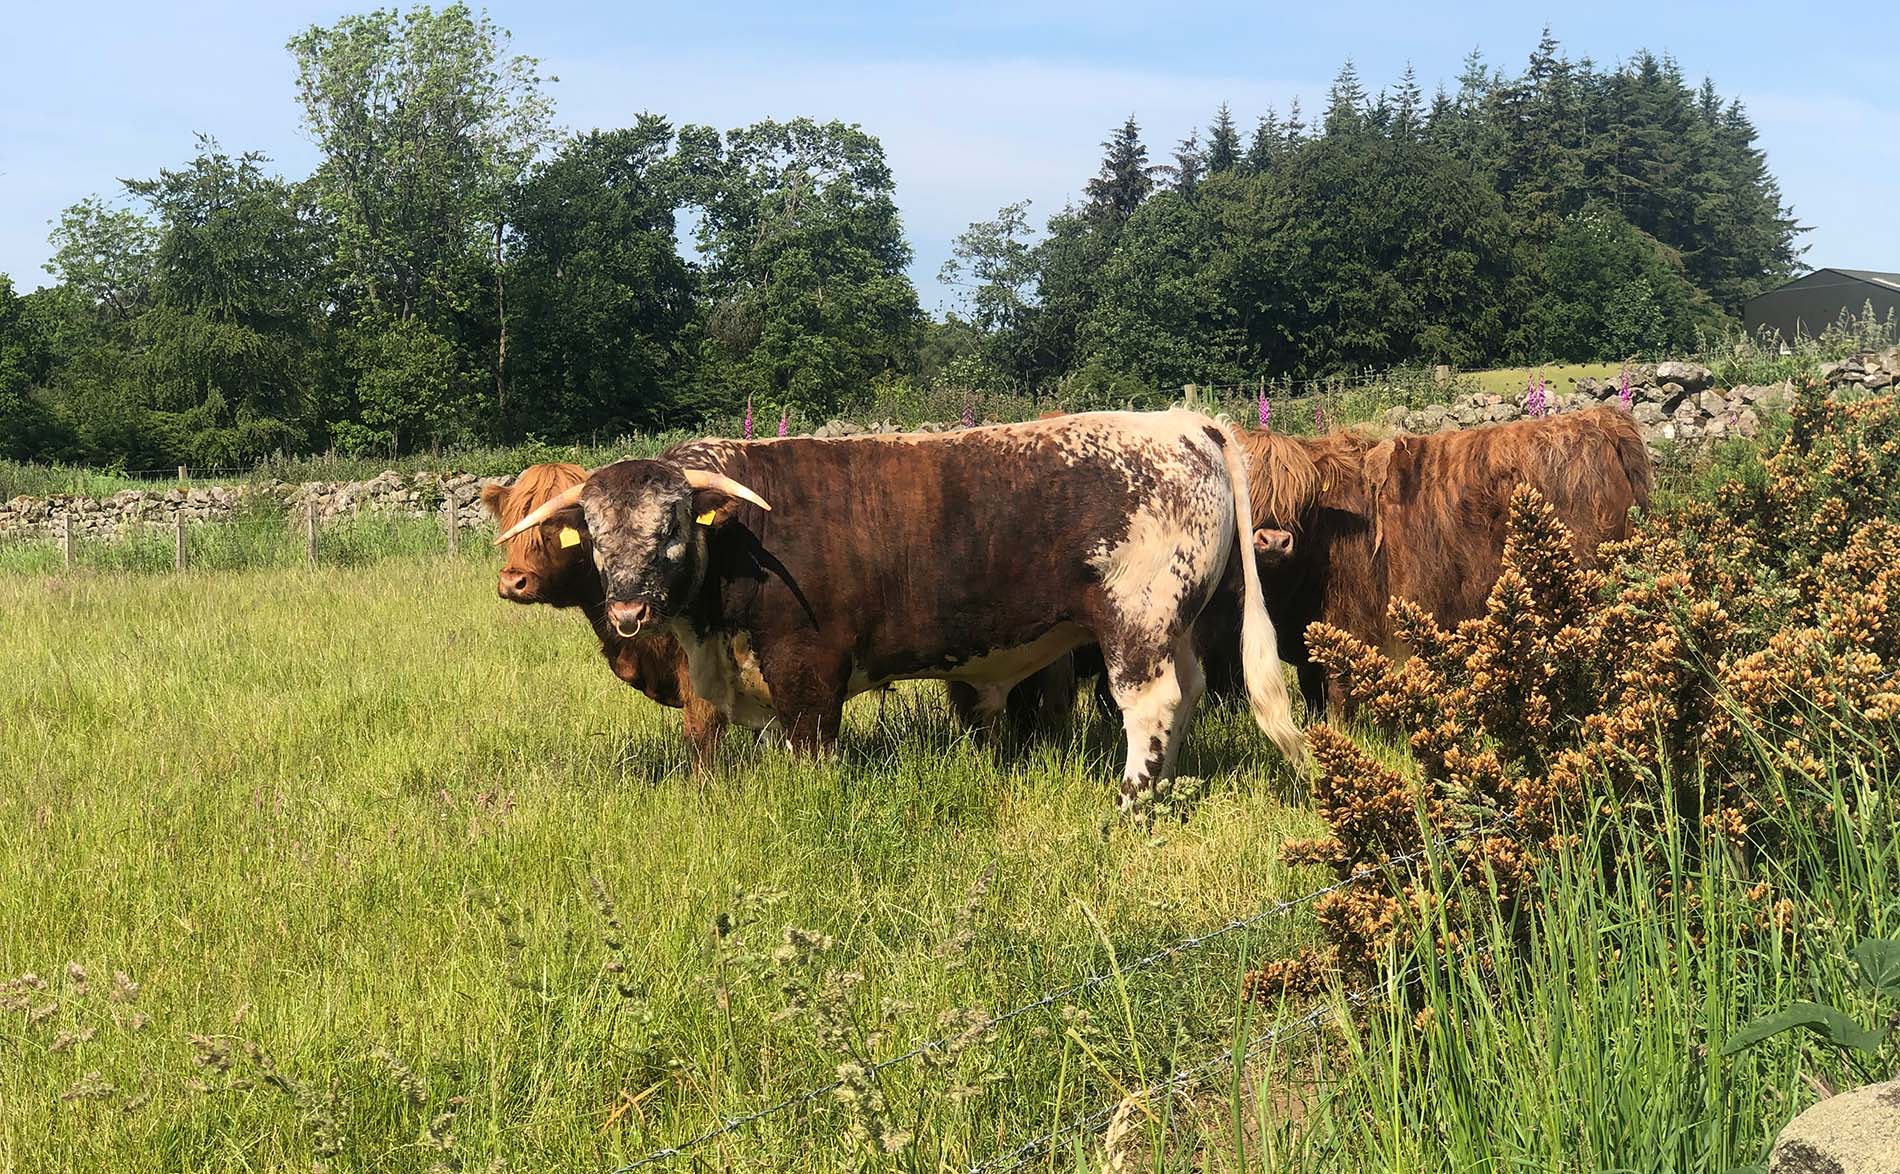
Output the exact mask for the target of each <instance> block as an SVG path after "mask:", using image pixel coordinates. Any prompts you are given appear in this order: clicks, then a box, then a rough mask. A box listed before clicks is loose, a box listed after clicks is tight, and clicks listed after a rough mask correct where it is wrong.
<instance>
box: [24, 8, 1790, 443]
mask: <svg viewBox="0 0 1900 1174" xmlns="http://www.w3.org/2000/svg"><path fill="white" fill-rule="evenodd" d="M287 49H288V51H289V53H290V56H291V58H292V62H293V64H294V66H295V70H296V79H297V80H296V85H295V88H294V92H293V93H291V94H287V95H286V97H287V98H290V99H293V102H289V103H286V107H285V118H286V121H288V120H289V119H290V118H291V117H293V116H294V117H296V118H297V119H298V120H299V121H300V123H301V128H302V130H303V132H304V133H305V134H306V135H307V136H308V137H309V138H310V139H311V140H312V141H313V142H314V143H315V144H316V146H317V147H318V149H319V151H320V156H321V157H320V161H319V163H318V165H317V167H316V168H315V170H314V172H313V173H312V174H310V175H308V176H303V177H295V176H285V175H281V174H278V173H276V172H275V171H274V170H273V169H272V167H271V163H270V161H269V160H268V159H266V158H265V157H263V156H262V155H261V154H259V153H256V152H251V151H245V150H242V149H239V148H238V147H235V146H226V145H224V144H221V143H219V142H218V141H217V140H216V139H215V138H212V137H209V136H206V137H203V138H201V139H200V140H199V142H198V143H197V146H196V149H195V150H194V151H192V152H191V154H190V158H188V159H185V160H183V161H181V163H180V164H179V165H178V166H176V167H173V168H163V169H160V171H159V173H158V174H157V175H156V176H151V177H147V178H141V179H133V180H128V181H124V182H123V183H121V184H120V186H118V187H117V188H115V189H113V190H111V191H108V192H107V193H105V194H102V195H95V196H90V197H87V198H85V199H82V200H80V201H79V202H77V203H75V204H74V205H73V206H72V207H71V208H69V209H68V210H67V211H66V212H65V213H64V214H63V215H62V216H61V217H60V218H59V220H58V223H57V224H56V225H55V226H54V229H53V232H52V237H51V241H50V244H51V246H52V253H53V255H52V259H51V262H50V265H49V269H50V270H51V274H52V276H53V278H54V279H55V280H54V284H52V285H51V286H50V287H48V288H45V289H41V290H36V291H33V292H30V293H22V292H20V291H19V290H18V289H17V288H16V283H17V284H19V285H24V284H25V283H24V282H23V281H18V280H17V279H19V278H21V276H22V275H19V274H15V275H13V276H14V279H15V280H8V279H7V278H6V277H4V276H0V458H8V459H14V460H30V461H35V462H41V463H45V462H55V461H63V462H67V463H77V464H84V465H90V466H110V465H113V464H115V463H116V464H118V465H119V467H122V468H129V469H144V468H164V467H174V466H176V465H178V464H181V463H182V464H189V465H193V466H198V467H204V468H217V467H224V466H244V467H249V466H251V465H255V464H257V463H258V462H260V461H262V460H266V459H272V458H283V457H285V456H289V457H296V456H301V455H305V454H311V453H323V452H331V451H336V452H341V453H343V454H344V455H346V456H353V455H369V454H376V455H379V456H385V457H387V456H389V455H393V454H406V453H414V452H418V451H429V450H440V449H444V448H449V447H463V448H466V447H479V446H484V445H512V444H516V443H520V442H522V441H525V440H528V439H530V438H532V437H542V438H553V439H557V440H560V441H563V442H579V441H583V440H590V441H591V440H597V439H598V438H603V437H612V436H617V435H621V434H625V433H635V432H641V433H647V432H662V431H666V430H669V429H691V430H695V431H701V432H703V431H708V430H712V429H713V428H714V426H715V425H718V424H720V423H721V422H723V421H726V420H735V419H736V418H737V416H738V414H739V412H740V411H741V410H742V408H743V406H744V405H745V404H746V403H747V402H748V401H750V402H752V403H753V404H754V405H755V406H756V408H757V410H758V411H759V412H760V413H761V414H762V415H763V416H764V417H765V418H768V419H776V418H777V417H778V416H779V415H780V413H782V412H786V411H789V412H792V413H796V414H798V415H799V416H801V417H803V418H805V419H807V420H810V419H813V418H818V419H822V418H824V417H827V416H830V415H834V414H839V413H842V412H847V411H849V412H864V411H867V410H872V411H874V410H879V409H878V407H877V405H879V404H880V403H890V404H898V405H901V404H902V403H904V402H906V401H909V400H912V399H914V398H916V397H918V396H920V395H929V394H933V393H936V394H940V395H942V397H943V398H947V399H952V400H955V399H959V398H964V397H1012V398H1021V399H1025V400H1037V399H1040V400H1055V401H1057V402H1061V403H1064V404H1066V405H1069V406H1075V407H1095V406H1103V405H1105V404H1120V403H1124V402H1134V403H1136V404H1137V405H1138V406H1157V405H1158V404H1161V403H1165V402H1167V401H1168V400H1170V399H1172V398H1174V397H1175V396H1177V395H1178V394H1179V393H1180V388H1181V386H1182V385H1183V384H1185V383H1190V382H1192V383H1198V384H1201V385H1228V384H1238V383H1245V384H1249V385H1251V384H1254V383H1256V382H1257V381H1259V380H1261V379H1267V380H1272V381H1278V382H1280V383H1281V384H1282V390H1284V391H1288V392H1290V391H1293V390H1296V389H1297V390H1299V391H1307V390H1312V387H1311V386H1309V383H1310V381H1314V380H1320V381H1322V382H1323V381H1327V380H1330V379H1333V378H1335V377H1342V376H1343V377H1356V376H1358V375H1360V374H1362V373H1363V372H1365V371H1366V370H1368V369H1372V370H1381V371H1382V370H1386V369H1388V368H1392V367H1395V366H1403V365H1411V366H1417V367H1424V368H1427V369H1429V367H1430V366H1432V365H1434V364H1440V363H1448V364H1452V365H1456V366H1459V367H1464V368H1480V367H1486V366H1490V365H1493V364H1494V363H1497V362H1500V361H1507V362H1512V363H1522V362H1533V363H1543V362H1552V361H1559V360H1571V361H1578V360H1604V359H1607V360H1613V361H1621V360H1623V359H1626V358H1629V357H1632V356H1633V355H1638V354H1648V355H1649V356H1650V357H1658V356H1659V355H1660V354H1661V353H1662V352H1664V351H1673V352H1676V353H1680V352H1682V351H1683V350H1684V349H1686V348H1689V347H1692V346H1695V345H1697V343H1698V341H1699V340H1701V339H1703V338H1705V337H1706V338H1708V339H1710V340H1714V339H1717V338H1720V337H1723V336H1724V335H1725V333H1726V332H1727V331H1728V330H1729V329H1730V328H1731V327H1732V325H1733V322H1734V316H1735V314H1736V313H1737V310H1738V307H1739V305H1740V302H1741V299H1742V298H1743V297H1745V296H1746V295H1747V294H1748V293H1750V292H1753V291H1754V290H1756V289H1759V288H1761V287H1762V286H1763V285H1764V284H1767V283H1772V282H1773V281H1775V280H1776V279H1778V278H1779V277H1781V276H1783V275H1785V274H1787V273H1789V272H1790V271H1791V268H1792V266H1793V263H1794V259H1795V255H1796V251H1797V250H1796V240H1797V237H1798V231H1799V229H1798V227H1797V225H1796V224H1795V222H1794V219H1793V215H1792V213H1791V212H1790V211H1789V210H1788V209H1787V208H1786V207H1784V206H1783V204H1782V201H1781V196H1780V193H1779V190H1778V188H1777V187H1776V184H1775V181H1774V178H1773V176H1772V175H1771V174H1770V173H1769V171H1768V169H1767V165H1766V163H1765V161H1764V159H1763V157H1762V154H1761V152H1760V150H1759V149H1758V148H1757V147H1756V145H1755V131H1754V128H1753V126H1752V125H1751V124H1750V122H1749V119H1748V116H1747V114H1746V112H1745V111H1744V109H1743V107H1742V106H1741V104H1740V103H1739V102H1738V101H1736V100H1734V99H1733V98H1730V97H1726V96H1724V95H1723V94H1722V93H1721V92H1719V91H1718V90H1717V89H1716V87H1715V86H1714V84H1713V83H1712V82H1704V83H1703V84H1702V85H1700V86H1699V87H1698V86H1696V85H1693V84H1692V83H1691V82H1690V81H1689V80H1688V78H1687V77H1686V76H1685V75H1684V73H1683V70H1682V69H1681V67H1679V66H1678V65H1677V64H1676V63H1675V62H1674V61H1672V60H1670V59H1667V58H1658V57H1656V56H1654V55H1652V54H1649V53H1645V52H1640V51H1639V52H1634V53H1632V54H1631V56H1630V57H1629V58H1628V59H1627V60H1626V61H1624V62H1623V63H1622V64H1620V65H1618V66H1616V67H1614V68H1604V67H1600V66H1597V65H1594V64H1592V63H1590V62H1587V61H1581V62H1580V61H1573V60H1570V59H1569V58H1567V57H1566V56H1565V55H1564V53H1563V52H1562V50H1561V48H1560V47H1559V45H1558V44H1557V42H1556V41H1555V39H1554V38H1552V37H1550V36H1549V35H1546V36H1545V37H1544V38H1543V40H1542V41H1540V43H1539V44H1538V46H1537V47H1536V49H1535V51H1534V52H1533V53H1532V54H1531V55H1530V57H1529V59H1528V60H1527V62H1526V63H1525V65H1524V67H1523V68H1522V69H1521V70H1520V71H1518V72H1516V73H1511V72H1508V71H1505V70H1502V69H1497V68H1494V67H1492V66H1490V65H1488V64H1486V63H1485V62H1484V61H1483V60H1482V58H1480V57H1479V56H1477V55H1476V54H1475V53H1474V54H1473V56H1472V57H1471V58H1470V59H1469V60H1467V61H1466V63H1465V65H1464V68H1463V70H1462V72H1461V73H1460V74H1459V75H1458V77H1457V79H1456V81H1455V84H1454V85H1453V86H1452V87H1451V88H1441V89H1440V90H1439V92H1438V93H1437V94H1436V95H1435V96H1432V97H1430V98H1428V97H1427V96H1426V95H1425V94H1424V93H1423V91H1422V89H1421V86H1420V84H1419V82H1418V80H1417V78H1416V77H1415V76H1414V75H1413V74H1411V73H1410V72H1409V71H1408V73H1407V75H1406V76H1405V77H1404V78H1402V79H1400V80H1399V81H1398V82H1397V83H1395V84H1394V85H1393V86H1392V87H1390V88H1387V89H1385V90H1382V91H1380V92H1379V93H1377V94H1371V93H1369V92H1368V91H1367V89H1366V86H1365V84H1364V83H1363V82H1362V81H1361V80H1360V78H1359V77H1358V75H1357V73H1356V71H1355V70H1354V69H1353V67H1352V66H1351V64H1350V63H1348V64H1347V65H1346V67H1345V68H1343V69H1342V70H1341V71H1340V74H1339V76H1338V78H1337V79H1336V81H1335V82H1334V84H1333V86H1332V88H1331V90H1330V92H1329V93H1328V94H1327V95H1326V96H1325V99H1324V109H1323V111H1321V112H1319V113H1318V115H1317V116H1316V117H1315V118H1314V119H1313V121H1312V123H1311V124H1310V125H1309V123H1308V122H1307V119H1306V117H1305V116H1304V115H1302V114H1301V112H1300V110H1299V109H1298V108H1297V106H1296V107H1294V108H1292V109H1289V110H1288V111H1285V112H1281V113H1276V112H1274V111H1265V112H1260V113H1261V117H1260V118H1259V120H1258V121H1257V123H1256V124H1255V125H1254V126H1252V127H1251V128H1247V127H1242V126H1241V125H1240V124H1239V123H1238V122H1237V121H1236V117H1235V115H1234V114H1233V113H1232V112H1230V111H1229V110H1228V109H1227V108H1226V107H1224V106H1223V107H1222V108H1221V109H1220V110H1219V111H1216V112H1210V114H1211V116H1212V117H1211V122H1210V125H1209V127H1208V133H1207V135H1206V137H1205V139H1203V138H1202V137H1200V136H1199V135H1193V136H1190V137H1189V139H1188V140H1187V141H1186V142H1183V143H1182V144H1180V145H1179V146H1178V147H1176V148H1175V149H1174V150H1173V151H1172V152H1171V154H1170V155H1169V161H1168V162H1165V163H1163V162H1157V161H1156V160H1155V159H1151V156H1150V153H1149V149H1148V147H1147V145H1146V144H1145V143H1144V142H1143V139H1142V136H1141V130H1140V127H1139V125H1138V123H1137V121H1136V119H1135V118H1134V117H1133V116H1131V117H1130V118H1129V119H1128V120H1127V122H1126V123H1125V124H1124V125H1122V126H1120V127H1118V128H1115V129H1113V130H1112V131H1111V133H1110V137H1109V140H1108V142H1107V143H1105V144H1104V155H1103V159H1102V164H1101V170H1100V172H1099V173H1098V174H1097V175H1096V176H1094V177H1093V178H1090V177H1088V176H1084V175H1078V176H1076V177H1075V184H1076V188H1077V190H1078V191H1079V192H1080V195H1079V197H1078V200H1077V202H1076V203H1075V204H1074V205H1073V206H1070V207H1067V208H1064V209H1060V210H1051V211H1052V212H1053V215H1051V216H1049V217H1048V218H1047V220H1046V223H1045V224H1044V225H1043V226H1042V227H1040V228H1038V226H1037V225H1036V223H1035V222H1034V219H1033V218H1032V217H1031V215H1030V211H1029V209H1028V208H1027V206H1026V205H1024V204H1022V203H1017V204H1012V205H1010V206H1009V207H1007V208H1005V209H1003V210H1002V211H1001V212H1000V213H999V214H998V216H997V217H996V218H995V219H994V220H991V221H986V222H982V223H978V224H974V225H972V226H971V228H970V229H969V231H968V232H967V233H965V234H963V235H962V237H961V238H960V239H959V240H958V241H957V243H956V246H955V257H954V259H953V261H952V262H951V263H950V265H948V266H947V267H946V268H945V270H944V273H943V275H942V276H943V278H944V280H945V281H947V282H948V283H949V288H951V289H952V290H953V291H954V292H956V293H957V294H958V295H959V296H960V297H961V298H962V301H961V302H960V303H959V306H958V308H957V310H956V312H952V313H947V314H945V315H943V316H942V317H939V318H933V317H931V316H928V315H926V314H925V313H924V312H923V310H922V309H921V308H920V298H919V294H918V291H917V290H916V289H915V288H914V287H913V285H912V282H911V279H910V278H909V276H907V273H906V267H907V266H908V265H909V264H910V263H911V261H912V250H911V246H910V243H909V241H908V240H907V238H906V236H905V234H904V230H903V226H902V224H901V222H900V219H899V216H898V210H897V203H896V195H895V193H896V185H897V182H898V179H899V177H897V176H895V175H893V174H892V172H891V170H890V168H889V166H888V165H887V163H886V161H885V155H884V148H883V145H882V144H880V143H879V142H878V140H877V139H876V138H875V137H873V136H871V135H869V134H868V133H866V132H865V131H864V130H862V129H861V128H859V127H857V126H854V125H849V124H846V123H843V122H830V123H819V122H816V121H813V120H810V119H804V118H789V119H785V120H769V121H764V122H760V123H757V124H755V125H752V126H747V127H739V128H732V129H729V130H725V131H721V130H718V129H715V128H712V127H709V126H705V125H701V124H696V123H694V122H692V121H691V119H690V115H691V112H690V111H687V112H682V113H683V114H684V115H686V118H684V119H682V120H678V121H676V120H674V119H670V118H668V117H665V116H662V115H660V114H645V115H641V116H640V117H638V118H637V119H636V120H635V121H634V123H633V125H631V126H625V127H617V128H594V129H586V130H580V129H578V128H577V129H576V130H575V131H574V132H573V133H569V132H567V131H564V130H561V129H559V128H558V127H557V123H556V111H555V109H554V106H553V103H552V100H551V98H550V97H549V88H548V86H547V84H546V80H545V79H544V77H543V76H542V70H541V68H540V66H539V65H538V63H537V62H536V61H535V60H534V58H532V57H531V56H527V55H523V54H519V53H516V52H514V50H513V48H512V46H511V42H510V40H509V36H508V34H507V32H506V31H505V30H503V29H501V28H500V27H498V26H496V25H495V24H494V23H493V22H492V21H490V20H489V19H487V18H486V17H484V16H480V15H478V14H476V13H475V12H472V11H471V10H470V9H468V8H467V7H465V6H463V5H460V4H452V5H449V6H448V7H446V8H442V9H439V10H438V9H432V8H430V7H427V6H418V7H414V8H411V9H408V10H407V11H403V12H397V11H393V10H379V11H376V12H372V13H368V14H365V15H357V16H347V17H344V18H342V19H340V20H338V21H336V22H335V23H334V24H331V25H327V26H313V27H311V28H308V29H305V30H303V31H301V32H298V33H297V34H296V35H294V36H293V37H291V38H290V40H289V43H288V45H287ZM416 95H423V96H426V98H425V99H421V100H418V99H417V98H416V97H415V96H416ZM101 182H102V183H103V182H105V177H101ZM75 194H77V193H75ZM684 223H690V224H691V225H692V226H693V233H694V240H693V244H694V249H693V250H692V252H693V255H694V259H693V260H690V261H689V260H688V258H687V257H686V256H684V255H682V250H681V249H680V248H679V246H678V244H677V243H676V241H675V234H676V232H677V231H678V229H679V227H680V225H681V224H684ZM1417 224H1431V225H1434V226H1436V227H1435V229H1434V231H1433V232H1432V233H1430V234H1428V235H1419V234H1415V233H1413V232H1411V231H1410V230H1409V229H1407V227H1406V226H1408V225H1417ZM1612 295H1613V296H1612ZM955 415H956V413H955V411H953V412H952V413H951V414H950V416H949V417H948V418H955ZM940 418H942V417H940Z"/></svg>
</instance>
